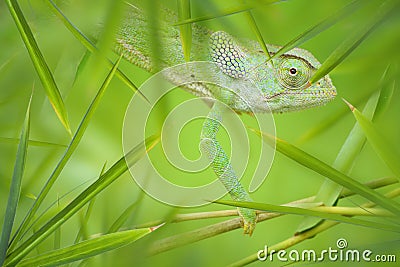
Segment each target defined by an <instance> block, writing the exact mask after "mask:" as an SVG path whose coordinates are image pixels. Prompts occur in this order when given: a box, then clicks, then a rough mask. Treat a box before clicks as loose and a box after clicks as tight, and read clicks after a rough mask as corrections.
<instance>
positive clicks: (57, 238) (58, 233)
mask: <svg viewBox="0 0 400 267" xmlns="http://www.w3.org/2000/svg"><path fill="white" fill-rule="evenodd" d="M57 210H58V211H59V210H60V198H59V197H58V198H57ZM60 247H61V227H58V228H57V229H56V230H55V231H54V249H59V248H60Z"/></svg>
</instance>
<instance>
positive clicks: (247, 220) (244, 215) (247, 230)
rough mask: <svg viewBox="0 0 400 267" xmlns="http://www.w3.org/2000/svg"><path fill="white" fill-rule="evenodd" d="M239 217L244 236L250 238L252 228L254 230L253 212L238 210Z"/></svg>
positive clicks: (250, 210)
mask: <svg viewBox="0 0 400 267" xmlns="http://www.w3.org/2000/svg"><path fill="white" fill-rule="evenodd" d="M238 211H239V215H240V217H241V219H242V227H243V231H244V234H245V235H249V236H251V235H252V234H253V231H254V228H256V223H257V214H256V211H255V210H252V209H246V208H238Z"/></svg>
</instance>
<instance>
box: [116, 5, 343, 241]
mask: <svg viewBox="0 0 400 267" xmlns="http://www.w3.org/2000/svg"><path fill="white" fill-rule="evenodd" d="M176 21H177V19H176V15H175V14H174V13H173V12H172V11H170V10H168V9H162V10H161V11H160V20H159V22H158V26H157V28H156V29H154V28H153V30H152V31H149V27H150V24H149V23H148V22H147V20H146V18H145V16H144V13H143V12H141V11H140V10H139V9H137V8H132V10H130V11H129V13H128V15H127V17H126V20H124V22H123V23H122V26H121V27H120V28H119V30H118V32H117V37H116V52H117V53H119V54H122V55H123V56H124V57H125V58H126V59H128V60H129V61H130V62H132V63H134V64H136V65H137V66H139V67H141V68H144V69H146V70H148V71H149V72H155V71H157V70H160V69H163V68H166V67H169V66H173V65H177V64H182V63H185V60H184V56H183V52H182V45H181V41H180V36H179V30H178V28H177V27H173V26H171V25H172V24H173V23H175V22H176ZM151 27H154V25H153V24H152V25H151ZM150 32H152V34H154V33H157V35H158V38H157V39H155V38H154V37H153V38H152V36H151V34H150ZM154 40H157V41H158V42H159V43H158V48H159V51H158V53H157V55H158V57H157V58H155V57H154V56H153V55H154V53H153V52H154V51H152V47H154V45H151V43H152V42H154ZM192 40H193V41H192V48H191V55H190V60H191V61H210V62H213V63H215V65H216V66H217V69H218V73H213V75H220V76H221V77H222V76H223V77H224V78H225V79H229V80H231V81H233V82H235V81H239V80H249V81H251V82H252V83H253V84H254V85H255V86H254V87H253V88H252V89H251V90H250V89H246V90H247V91H246V90H243V91H242V92H241V94H242V95H245V99H247V101H244V100H243V98H241V97H239V96H237V95H236V94H234V93H230V92H228V91H227V90H226V89H223V88H221V87H219V86H215V85H206V84H199V83H193V84H187V85H186V86H185V89H186V90H187V91H189V92H191V93H192V94H194V95H196V96H201V97H209V98H212V99H218V100H219V101H221V102H223V103H225V104H226V105H228V106H229V107H230V108H232V109H233V110H234V111H237V112H247V113H254V112H277V113H282V112H287V111H296V110H301V109H306V108H310V107H314V106H320V105H323V104H325V103H327V102H328V101H330V100H332V99H333V98H334V97H335V95H336V90H335V87H334V86H333V84H332V82H331V80H330V78H329V77H328V76H325V77H323V78H322V79H321V80H319V81H318V82H317V83H315V84H312V85H310V83H309V79H310V78H311V76H312V74H313V73H314V72H315V71H316V70H317V69H318V67H319V66H320V63H319V62H318V60H316V59H315V58H314V56H313V55H312V54H311V53H310V52H308V51H306V50H304V49H299V48H294V49H292V50H290V51H288V52H287V53H285V54H283V55H281V56H279V57H277V58H276V59H272V60H269V61H268V57H267V56H266V55H265V53H264V52H263V50H262V49H261V47H260V45H259V44H258V43H257V42H256V41H252V40H240V41H239V40H236V39H235V38H233V37H232V36H231V35H229V34H228V33H226V32H223V31H217V32H212V31H210V30H208V29H206V28H204V27H200V26H198V25H193V28H192ZM267 48H268V51H269V52H270V54H272V55H273V54H274V53H276V52H277V51H278V50H279V48H280V47H279V46H275V45H267ZM155 63H156V64H155ZM179 75H180V74H179V73H177V74H175V75H172V76H171V77H170V79H171V80H172V81H175V82H176V83H177V84H178V83H179V78H180V77H179ZM193 75H195V73H193ZM222 108H223V107H222V105H221V103H220V102H218V101H215V102H214V104H213V106H212V108H211V110H210V113H209V115H208V117H207V118H206V119H205V122H204V124H203V128H202V132H201V137H200V142H201V143H200V144H201V149H202V152H204V153H205V154H206V155H207V156H208V158H209V159H210V162H211V167H212V168H213V170H214V172H215V173H216V175H217V176H218V178H219V180H220V181H221V182H222V183H223V185H224V186H225V188H226V189H227V191H228V192H229V194H230V195H231V197H232V198H233V199H234V200H237V201H252V200H251V198H250V196H249V194H248V193H247V191H246V190H245V189H244V188H243V186H242V185H241V184H240V182H239V181H238V177H237V175H236V173H235V171H234V170H233V168H232V166H231V164H230V161H229V158H228V156H227V155H226V153H225V152H224V150H223V149H222V147H221V145H220V144H219V142H218V140H217V139H216V134H217V132H218V130H219V127H220V124H221V123H222V111H221V110H222ZM239 214H240V216H241V217H242V219H243V228H244V232H245V233H246V234H251V233H252V232H253V230H254V227H255V224H256V213H255V211H253V210H250V209H245V208H239Z"/></svg>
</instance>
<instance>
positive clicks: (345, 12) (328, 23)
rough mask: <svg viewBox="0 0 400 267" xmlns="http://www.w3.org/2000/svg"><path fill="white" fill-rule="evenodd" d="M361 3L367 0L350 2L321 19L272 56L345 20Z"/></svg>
mask: <svg viewBox="0 0 400 267" xmlns="http://www.w3.org/2000/svg"><path fill="white" fill-rule="evenodd" d="M361 4H365V1H361V0H355V1H353V2H351V3H350V4H348V5H346V6H345V7H343V8H342V9H340V10H339V11H337V12H336V13H334V14H333V15H331V16H330V17H328V18H326V19H325V20H323V21H321V22H320V23H318V24H317V25H315V26H313V27H311V28H309V29H308V30H306V31H305V32H303V33H302V34H300V35H298V36H296V37H295V38H294V39H292V40H291V41H289V42H288V43H287V44H285V45H284V46H283V47H282V48H281V49H279V50H278V52H276V54H275V55H273V56H272V58H271V59H273V58H277V57H279V56H281V55H282V54H284V53H286V52H287V51H289V50H291V49H292V48H294V47H298V46H300V45H301V44H303V43H305V42H307V41H308V40H310V39H311V38H313V37H314V36H316V35H318V34H320V33H321V32H323V31H325V30H327V29H329V28H330V27H332V26H333V25H335V24H336V23H337V22H339V21H341V20H343V19H344V18H345V17H347V16H349V15H350V14H352V13H354V12H355V11H356V10H357V9H359V8H360V6H361Z"/></svg>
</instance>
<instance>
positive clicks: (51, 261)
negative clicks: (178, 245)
mask: <svg viewBox="0 0 400 267" xmlns="http://www.w3.org/2000/svg"><path fill="white" fill-rule="evenodd" d="M151 232H152V228H142V229H134V230H128V231H122V232H117V233H112V234H107V235H103V236H100V237H96V238H93V239H90V240H86V241H83V242H81V243H78V244H75V245H72V246H69V247H66V248H62V249H58V250H54V251H50V252H47V253H44V254H42V255H39V256H36V257H32V258H29V259H26V260H23V261H21V262H20V264H19V265H18V266H21V267H22V266H54V265H57V266H58V265H61V264H66V263H70V262H74V261H78V260H82V259H86V258H89V257H93V256H95V255H98V254H101V253H104V252H107V251H110V250H113V249H117V248H120V247H122V246H126V245H128V244H130V243H133V242H135V241H136V240H138V239H140V238H142V237H144V236H146V235H148V234H149V233H151Z"/></svg>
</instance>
